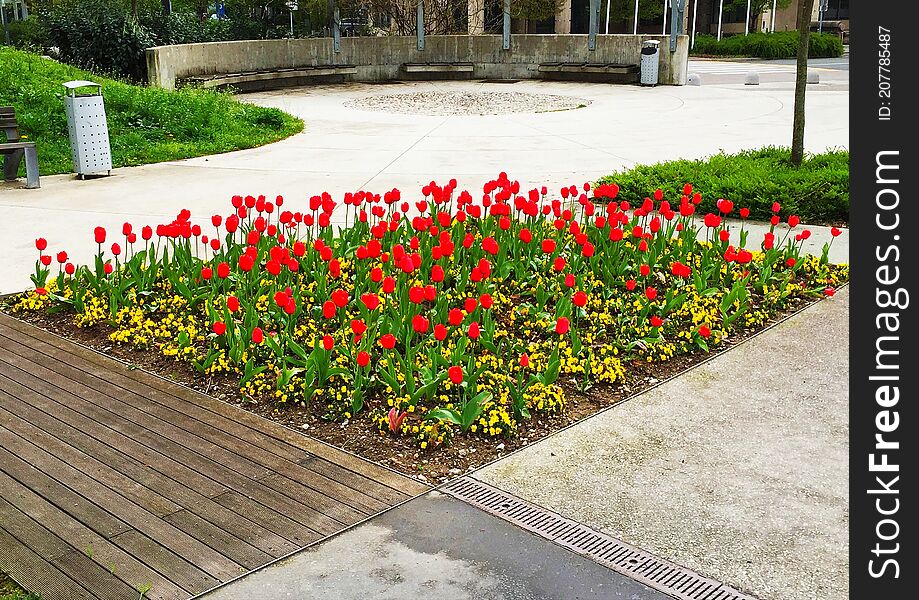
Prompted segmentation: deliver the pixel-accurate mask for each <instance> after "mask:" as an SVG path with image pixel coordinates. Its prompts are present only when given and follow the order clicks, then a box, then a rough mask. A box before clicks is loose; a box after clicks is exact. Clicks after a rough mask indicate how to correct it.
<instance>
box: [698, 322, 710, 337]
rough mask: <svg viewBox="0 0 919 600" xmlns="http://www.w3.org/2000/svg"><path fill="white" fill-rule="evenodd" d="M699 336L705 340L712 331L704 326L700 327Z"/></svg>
mask: <svg viewBox="0 0 919 600" xmlns="http://www.w3.org/2000/svg"><path fill="white" fill-rule="evenodd" d="M699 335H701V336H702V337H704V338H705V339H708V338H709V337H710V336H711V335H712V330H711V329H709V328H708V327H706V326H705V325H701V326H700V327H699Z"/></svg>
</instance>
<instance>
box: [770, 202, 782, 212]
mask: <svg viewBox="0 0 919 600" xmlns="http://www.w3.org/2000/svg"><path fill="white" fill-rule="evenodd" d="M780 210H782V206H781V205H780V204H779V203H778V202H773V203H772V212H774V213H777V212H779V211H780Z"/></svg>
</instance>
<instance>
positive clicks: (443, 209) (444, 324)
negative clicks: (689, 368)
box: [10, 174, 848, 474]
mask: <svg viewBox="0 0 919 600" xmlns="http://www.w3.org/2000/svg"><path fill="white" fill-rule="evenodd" d="M682 191H683V194H682V195H681V196H680V197H678V198H673V199H672V201H669V200H668V199H665V198H664V197H663V193H662V192H661V191H660V190H658V191H657V192H655V194H654V197H653V198H644V199H638V200H637V202H634V206H632V202H630V201H629V200H626V199H622V198H617V195H618V188H617V186H616V185H615V184H603V185H599V186H597V187H594V188H591V186H590V185H588V184H585V185H584V186H582V187H581V188H577V187H575V186H571V187H568V188H564V189H562V190H560V193H559V194H557V195H556V194H552V195H550V194H549V193H548V190H546V189H545V188H543V189H541V190H531V191H529V192H523V193H522V194H521V190H520V189H519V185H518V184H517V183H516V182H512V181H510V180H509V179H508V178H507V176H505V175H504V174H502V175H501V176H499V177H498V178H497V179H496V180H494V181H492V182H489V183H488V184H487V185H486V186H485V188H484V194H483V195H481V196H480V197H479V199H478V200H474V199H473V197H472V195H471V194H469V193H468V192H461V193H457V190H456V182H455V181H451V182H450V183H449V184H447V185H445V186H442V187H441V186H438V185H436V184H434V183H432V184H430V185H428V186H425V187H424V189H423V190H422V196H423V199H421V200H418V201H412V202H408V201H405V200H403V199H402V198H401V194H400V192H399V191H398V190H392V191H390V192H387V193H385V194H383V195H382V196H381V195H375V194H369V193H364V192H358V193H356V194H348V195H346V196H345V198H344V206H343V207H338V206H337V203H336V202H335V201H334V200H333V199H332V198H331V196H329V195H328V194H323V195H321V196H314V197H312V198H311V199H310V200H309V201H308V202H307V203H305V204H304V205H303V206H297V207H296V209H297V212H292V210H290V209H288V205H287V204H285V203H284V200H283V199H282V198H280V197H278V198H276V199H274V200H268V199H266V198H264V197H254V196H246V197H242V196H236V197H234V198H233V200H232V205H233V209H232V212H231V213H230V214H229V215H228V216H222V215H215V216H213V217H212V219H211V221H210V222H209V223H207V224H206V225H205V226H203V227H202V226H201V225H199V224H194V223H193V222H192V220H191V215H190V214H189V212H188V211H183V212H182V213H181V214H180V215H178V217H177V218H176V219H175V220H174V221H173V222H171V223H168V224H163V225H158V226H156V227H155V228H154V227H150V226H144V227H142V228H140V229H137V230H135V228H134V226H132V225H131V224H128V223H126V224H125V225H124V228H123V230H122V231H121V232H120V234H121V235H118V236H114V237H116V239H115V240H114V241H113V239H112V237H113V236H112V235H110V234H109V233H108V232H106V231H105V230H104V229H102V228H97V229H96V231H95V241H96V243H97V244H98V254H97V256H96V258H95V261H94V264H92V265H88V266H76V265H74V264H72V263H71V262H69V260H68V256H67V254H66V251H63V250H61V251H57V252H51V251H50V250H49V249H48V243H47V241H46V240H44V239H38V240H36V248H37V251H38V260H37V261H36V267H35V273H34V275H33V282H34V283H35V286H36V289H34V290H30V291H28V292H25V293H23V294H22V295H20V296H18V297H17V298H14V299H13V300H12V301H11V302H10V307H11V310H12V311H13V312H15V313H19V314H23V315H26V316H27V317H29V318H31V319H33V320H41V321H43V322H45V323H47V324H51V325H53V326H55V327H57V328H59V329H60V328H61V327H63V328H64V329H66V330H68V331H69V333H70V334H74V333H75V332H80V331H82V332H83V334H84V335H83V339H85V338H90V339H92V340H95V341H96V342H101V343H102V344H104V345H107V346H109V347H110V348H113V349H114V351H115V352H116V353H119V354H120V355H122V356H124V357H128V358H129V360H132V362H139V363H141V364H145V365H148V366H152V367H153V368H155V369H157V370H160V371H166V372H171V373H173V374H174V375H175V374H177V373H178V374H180V375H181V374H182V373H185V374H184V375H181V377H183V378H186V379H187V378H188V377H187V374H188V371H183V370H182V368H179V369H178V370H176V369H175V367H176V366H179V367H181V366H183V365H184V366H187V367H189V368H193V369H194V372H195V373H196V374H197V375H195V376H194V377H193V378H192V379H193V380H192V383H194V384H195V385H196V387H199V388H201V389H207V390H208V391H210V392H211V393H215V390H216V392H217V393H219V395H221V397H224V398H225V399H230V400H232V399H233V398H234V397H237V396H238V397H239V398H240V399H241V400H242V402H244V403H247V404H250V405H251V406H253V407H256V408H258V409H259V410H260V411H261V412H263V414H271V415H272V416H274V417H275V418H279V419H280V420H282V421H285V422H288V423H291V424H295V425H296V424H297V423H305V424H307V425H310V427H311V429H312V430H313V431H314V432H317V435H320V436H321V437H324V438H326V439H329V440H330V441H333V442H336V443H339V444H340V445H343V446H346V447H349V448H350V449H354V450H359V451H360V450H362V449H367V448H372V449H373V451H372V452H369V453H370V454H372V457H373V458H378V459H379V458H381V457H383V456H385V455H386V454H387V448H390V449H391V453H392V454H393V457H391V458H392V460H391V464H393V465H394V466H398V467H401V468H403V469H406V470H411V469H416V468H419V467H420V466H421V465H420V464H419V463H422V464H428V465H431V466H429V467H425V468H429V469H431V470H432V471H433V472H437V473H440V474H443V472H445V465H447V466H453V465H455V466H457V467H465V466H467V465H469V464H475V463H476V462H481V460H483V459H487V458H491V457H493V456H494V449H495V448H508V447H514V446H517V445H519V444H520V443H521V439H522V440H531V439H533V438H534V437H539V436H541V435H544V434H545V433H548V431H550V430H552V429H554V428H557V427H559V426H561V425H563V424H565V423H567V422H569V421H570V420H571V419H572V418H577V417H579V416H582V415H583V414H587V413H589V412H592V411H595V410H597V409H598V408H599V407H600V406H603V405H604V404H606V403H608V400H609V399H610V398H618V397H622V396H624V395H627V394H628V393H629V392H631V391H633V390H634V389H635V388H636V386H640V385H641V384H642V383H647V382H648V381H652V380H653V379H652V378H654V377H656V378H661V376H662V374H666V373H669V372H672V371H673V367H671V366H670V365H673V364H676V365H679V366H680V367H682V366H685V365H686V364H687V363H688V362H691V361H693V360H697V359H698V358H699V357H700V356H703V355H704V354H705V353H708V352H710V351H713V350H715V349H717V348H719V347H722V346H724V345H725V344H726V343H728V342H729V341H731V340H735V339H737V338H738V337H740V336H742V335H744V334H745V332H750V331H753V330H756V329H759V328H761V327H762V326H763V325H764V324H766V323H767V322H768V321H770V320H771V319H774V318H775V317H776V316H778V315H780V314H782V313H783V312H784V311H787V310H788V309H789V308H791V307H793V306H795V305H796V303H800V301H801V300H802V299H806V298H815V297H820V296H822V295H824V294H832V293H833V289H834V286H836V285H838V284H840V283H842V282H844V281H845V280H846V278H847V277H848V269H847V268H846V267H845V266H836V265H830V264H829V263H828V261H827V255H828V251H829V245H830V244H831V243H832V242H830V243H828V244H827V245H826V246H825V247H824V251H823V255H822V256H810V255H805V254H803V253H802V252H801V244H802V242H803V240H805V239H807V238H808V237H809V236H810V232H809V231H808V230H806V229H801V228H800V227H799V226H798V222H797V218H796V217H794V216H791V217H789V218H788V222H787V226H788V227H782V228H781V229H779V228H777V227H776V226H777V225H778V224H779V217H778V216H774V217H773V220H772V224H773V227H772V229H771V230H770V232H769V233H767V234H766V235H765V236H764V238H763V239H757V240H748V237H749V236H748V232H747V231H746V230H745V229H744V227H743V225H742V223H743V221H741V226H740V227H735V228H734V229H733V230H732V229H730V228H729V227H728V226H727V224H726V222H725V220H724V217H726V216H728V215H735V214H738V215H739V216H740V217H741V219H744V218H746V217H747V215H748V214H749V211H747V210H746V209H740V210H736V211H735V207H734V205H733V203H731V202H730V201H727V200H719V201H718V202H717V207H718V212H717V213H709V214H707V215H705V216H704V219H703V220H702V221H701V222H699V221H697V220H695V219H694V216H695V215H694V213H695V208H696V206H697V205H698V204H699V203H700V202H701V200H702V197H701V194H700V193H698V192H694V191H693V190H692V187H691V186H690V185H688V184H687V185H686V186H684V189H683V190H682ZM632 200H634V199H632ZM336 208H337V209H338V210H336ZM773 210H774V212H775V213H779V211H780V206H779V205H778V203H776V205H775V206H774V207H773ZM333 212H334V214H335V217H336V218H343V219H344V224H343V225H342V226H341V227H335V226H333ZM407 213H411V214H413V215H414V216H407ZM834 233H838V230H834ZM77 335H78V336H79V335H80V334H79V333H77ZM97 345H99V344H97ZM573 403H577V406H572V404H573ZM504 444H506V446H505V445H504ZM451 448H459V449H460V450H465V451H466V452H467V453H468V452H472V451H474V450H475V449H476V448H485V449H487V450H488V452H483V453H481V454H480V455H479V456H480V457H481V459H480V460H478V461H476V460H472V459H470V458H469V457H468V456H467V455H465V454H450V452H451V451H450V449H451ZM364 453H365V454H367V452H364ZM395 456H398V457H399V458H395ZM440 456H444V457H445V458H444V460H442V461H441V460H440V458H439V457H440ZM447 456H449V457H451V458H449V459H448V458H446V457H447ZM459 456H462V457H464V458H463V459H462V460H461V459H460V458H459ZM438 463H439V466H437V464H438Z"/></svg>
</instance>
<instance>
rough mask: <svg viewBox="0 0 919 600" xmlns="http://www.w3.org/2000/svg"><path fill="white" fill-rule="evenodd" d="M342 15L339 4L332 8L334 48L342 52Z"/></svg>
mask: <svg viewBox="0 0 919 600" xmlns="http://www.w3.org/2000/svg"><path fill="white" fill-rule="evenodd" d="M340 23H341V15H340V13H339V12H338V6H336V7H335V8H334V9H333V10H332V50H333V51H335V52H341V26H340Z"/></svg>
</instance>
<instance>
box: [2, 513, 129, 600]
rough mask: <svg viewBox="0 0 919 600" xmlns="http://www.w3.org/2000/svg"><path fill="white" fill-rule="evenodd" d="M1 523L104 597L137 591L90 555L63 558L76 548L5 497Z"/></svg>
mask: <svg viewBox="0 0 919 600" xmlns="http://www.w3.org/2000/svg"><path fill="white" fill-rule="evenodd" d="M0 523H2V524H3V529H4V530H6V531H7V532H8V533H9V534H10V535H12V536H14V537H15V538H16V539H18V540H19V541H20V542H22V543H23V544H25V545H26V546H28V547H29V548H31V549H32V550H33V551H34V552H35V553H36V554H38V555H39V556H41V557H42V558H44V559H45V560H47V561H48V562H50V563H51V564H53V565H54V566H56V567H57V568H58V569H60V570H61V572H62V573H64V574H66V575H67V576H68V577H70V578H71V579H73V580H74V581H75V582H77V583H79V584H80V585H82V586H83V587H84V588H86V589H87V590H92V592H93V593H94V594H97V595H99V596H102V597H104V598H129V597H130V596H131V592H133V590H132V589H131V586H129V585H128V584H126V583H125V582H124V581H121V580H120V579H118V578H117V577H115V576H114V575H112V574H111V573H110V572H108V571H106V570H105V569H104V568H103V567H101V566H100V565H98V564H96V563H94V562H93V561H92V560H91V559H89V558H88V557H87V556H86V555H82V556H83V558H85V559H86V560H83V561H79V560H72V561H67V560H64V561H59V560H58V559H61V558H63V557H65V556H68V557H69V556H71V555H73V554H74V553H75V551H76V549H75V548H73V546H71V545H70V544H68V543H67V542H65V541H64V540H62V539H61V538H59V537H58V536H56V535H54V534H53V533H51V532H50V531H48V530H47V529H46V528H44V527H43V526H42V525H40V524H39V523H37V522H35V520H34V519H32V517H30V516H29V515H27V514H26V513H24V512H22V511H21V510H19V509H18V508H16V507H15V506H13V505H12V504H10V503H9V502H7V501H6V500H5V499H3V498H0Z"/></svg>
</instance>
